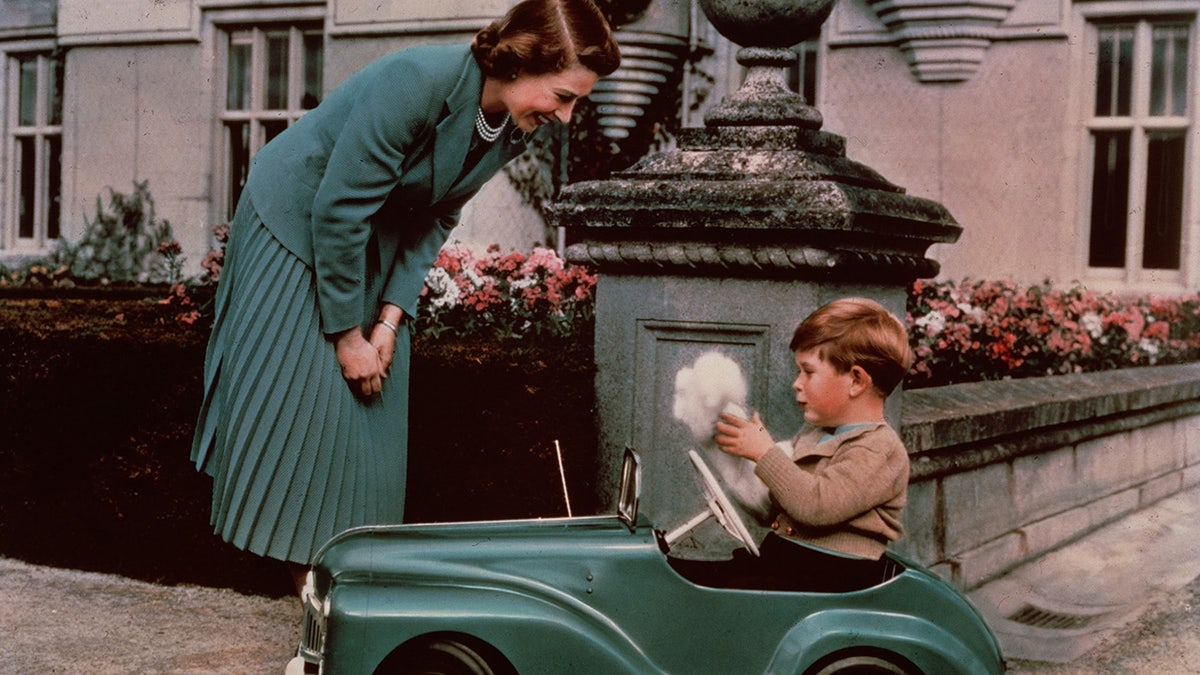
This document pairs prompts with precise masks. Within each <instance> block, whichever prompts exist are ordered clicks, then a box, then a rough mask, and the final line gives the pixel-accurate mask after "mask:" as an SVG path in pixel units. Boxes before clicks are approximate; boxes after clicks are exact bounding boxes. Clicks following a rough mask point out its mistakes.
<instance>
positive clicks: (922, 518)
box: [896, 364, 1200, 590]
mask: <svg viewBox="0 0 1200 675" xmlns="http://www.w3.org/2000/svg"><path fill="white" fill-rule="evenodd" d="M901 429H902V431H901V433H902V436H903V437H904V439H905V442H906V444H907V445H908V448H909V452H910V453H911V455H912V460H913V464H912V467H913V470H912V476H911V480H910V483H909V503H908V506H907V508H906V509H905V514H904V519H905V525H906V528H907V529H908V532H907V535H906V536H905V538H904V539H903V540H901V542H900V543H899V544H898V545H897V546H896V549H897V550H898V551H899V552H901V553H903V554H905V555H907V556H909V557H911V558H913V559H915V560H917V561H919V562H921V563H923V564H926V565H928V566H930V567H931V568H932V569H934V570H935V571H936V572H938V573H939V574H941V575H942V576H943V577H945V578H948V579H951V580H952V581H953V582H954V583H955V584H956V585H958V586H959V587H961V588H963V589H966V590H970V589H973V588H975V587H978V586H979V585H981V584H982V583H984V582H986V581H988V580H989V579H993V578H995V577H997V576H999V575H1001V574H1003V573H1004V572H1006V571H1008V570H1010V569H1012V568H1013V567H1015V566H1016V565H1018V564H1021V563H1023V562H1028V561H1029V560H1032V559H1034V558H1036V557H1038V556H1039V555H1042V554H1044V553H1047V552H1049V551H1051V550H1054V549H1055V548H1058V547H1060V546H1062V545H1064V544H1067V543H1070V542H1071V541H1074V540H1075V539H1078V538H1079V537H1081V536H1083V535H1085V534H1087V533H1088V532H1090V531H1092V530H1094V529H1096V528H1098V527H1100V526H1102V525H1104V524H1106V523H1108V522H1111V521H1113V520H1115V519H1117V518H1120V517H1122V516H1126V515H1129V514H1131V513H1133V512H1135V511H1137V510H1139V509H1141V508H1144V507H1146V506H1148V505H1150V504H1152V503H1154V502H1156V501H1158V500H1160V499H1162V498H1164V497H1167V496H1169V495H1171V494H1174V493H1176V492H1178V491H1180V490H1183V489H1185V488H1189V487H1192V486H1194V485H1196V484H1198V483H1200V364H1186V365H1177V366H1157V367H1147V368H1136V369H1129V370H1117V371H1109V372H1103V373H1092V374H1080V375H1059V376H1054V377H1045V378H1035V379H1028V380H1006V381H998V382H981V383H972V384H961V385H953V386H949V387H938V388H931V389H921V390H915V391H911V392H905V393H904V398H903V414H902V423H901Z"/></svg>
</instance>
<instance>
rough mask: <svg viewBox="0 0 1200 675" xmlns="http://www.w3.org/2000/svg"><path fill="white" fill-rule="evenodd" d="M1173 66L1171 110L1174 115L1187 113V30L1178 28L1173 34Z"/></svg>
mask: <svg viewBox="0 0 1200 675" xmlns="http://www.w3.org/2000/svg"><path fill="white" fill-rule="evenodd" d="M1174 42H1175V67H1174V68H1172V69H1171V74H1172V76H1173V80H1172V82H1171V92H1172V99H1171V100H1172V102H1173V103H1174V105H1173V106H1172V111H1173V113H1174V114H1175V115H1186V114H1187V99H1188V96H1187V93H1188V31H1187V29H1186V28H1180V29H1178V32H1177V33H1176V35H1175V39H1174Z"/></svg>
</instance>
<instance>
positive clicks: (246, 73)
mask: <svg viewBox="0 0 1200 675" xmlns="http://www.w3.org/2000/svg"><path fill="white" fill-rule="evenodd" d="M249 108H250V43H249V42H248V41H247V40H245V36H244V35H234V36H231V37H230V39H229V71H228V75H227V82H226V85H225V109H226V110H248V109H249Z"/></svg>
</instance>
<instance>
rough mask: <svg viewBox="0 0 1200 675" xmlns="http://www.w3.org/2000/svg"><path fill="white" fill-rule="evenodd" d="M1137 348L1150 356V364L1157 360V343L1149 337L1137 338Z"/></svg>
mask: <svg viewBox="0 0 1200 675" xmlns="http://www.w3.org/2000/svg"><path fill="white" fill-rule="evenodd" d="M1138 349H1140V350H1142V352H1143V353H1145V354H1146V356H1148V357H1150V365H1154V363H1155V362H1156V361H1158V351H1159V349H1158V343H1157V342H1154V341H1153V340H1151V339H1149V338H1142V339H1141V340H1138Z"/></svg>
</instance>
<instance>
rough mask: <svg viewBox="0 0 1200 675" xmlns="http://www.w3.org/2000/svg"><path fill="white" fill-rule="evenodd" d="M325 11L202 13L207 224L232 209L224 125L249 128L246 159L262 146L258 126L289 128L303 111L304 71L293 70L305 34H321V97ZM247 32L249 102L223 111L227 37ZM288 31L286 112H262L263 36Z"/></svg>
mask: <svg viewBox="0 0 1200 675" xmlns="http://www.w3.org/2000/svg"><path fill="white" fill-rule="evenodd" d="M326 23H327V22H326V16H325V9H324V7H322V6H314V7H308V8H290V9H277V8H266V9H237V10H219V11H218V10H213V11H210V12H206V14H205V21H204V24H205V27H204V37H203V41H204V42H205V43H207V44H208V45H210V48H209V49H208V53H209V54H211V55H212V56H211V58H212V62H211V65H210V67H211V70H210V72H212V73H213V82H214V83H215V86H214V87H213V119H214V127H213V133H214V136H213V138H214V143H213V146H212V147H213V150H212V167H213V172H212V177H213V178H212V180H213V182H212V195H213V203H212V218H213V220H212V222H228V221H229V219H230V218H231V215H232V212H233V208H234V207H235V206H236V204H234V203H232V202H233V193H232V190H231V189H230V180H231V177H230V173H229V171H230V166H231V158H230V156H229V148H230V138H229V133H230V132H229V125H230V124H234V123H246V124H249V125H251V132H250V148H249V157H250V158H253V156H254V154H255V153H257V152H258V150H259V149H260V148H261V147H262V146H263V145H264V144H265V141H264V132H263V125H264V124H267V123H270V122H279V121H283V122H285V123H286V124H287V125H289V126H290V125H291V124H292V123H293V122H295V121H296V120H298V119H300V117H302V116H303V115H304V113H305V112H307V110H305V109H303V108H302V107H301V96H302V95H303V90H304V72H303V69H302V68H299V67H297V66H298V65H299V64H301V63H302V62H303V36H304V34H306V33H314V32H320V33H321V40H322V64H323V65H322V70H323V72H322V80H323V84H322V88H323V89H324V90H325V91H322V98H323V97H324V94H325V93H327V90H328V79H327V78H328V64H329V58H328V56H329V40H328V30H327V28H326ZM242 31H249V32H250V34H251V36H252V39H251V41H250V44H251V66H250V70H251V73H252V74H253V75H252V80H251V86H250V101H249V105H248V107H247V109H246V110H227V109H226V92H227V86H228V74H229V58H230V49H229V45H230V37H231V36H232V35H234V34H235V33H239V32H242ZM279 31H287V32H288V33H289V37H290V39H289V47H288V48H289V54H288V62H289V68H288V101H287V105H286V108H281V109H279V110H265V109H264V107H263V106H264V102H263V89H262V87H261V86H259V81H258V79H256V78H258V77H261V75H259V73H261V70H260V68H261V66H262V64H263V63H264V61H265V59H264V54H265V49H266V36H267V34H268V33H275V32H279Z"/></svg>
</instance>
